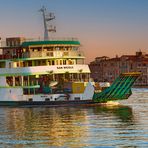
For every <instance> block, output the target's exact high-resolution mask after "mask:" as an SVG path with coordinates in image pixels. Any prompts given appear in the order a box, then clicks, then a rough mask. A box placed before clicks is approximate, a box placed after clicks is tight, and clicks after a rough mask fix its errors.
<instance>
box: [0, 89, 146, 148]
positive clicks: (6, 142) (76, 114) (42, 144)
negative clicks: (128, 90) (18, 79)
mask: <svg viewBox="0 0 148 148" xmlns="http://www.w3.org/2000/svg"><path fill="white" fill-rule="evenodd" d="M120 103H121V105H120V106H91V107H57V108H56V107H52V108H47V107H34V108H31V107H30V108H13V107H11V108H10V107H9V108H8V107H1V108H0V148H7V147H8V148H9V147H10V148H13V147H16V148H46V147H51V148H54V147H63V148H70V147H72V148H79V147H88V148H89V147H93V148H97V147H101V148H106V147H108V148H114V147H116V148H118V147H124V148H125V147H131V148H133V147H134V148H143V147H146V148H147V147H148V89H134V90H133V95H132V96H131V97H130V98H129V99H128V100H124V101H121V102H120Z"/></svg>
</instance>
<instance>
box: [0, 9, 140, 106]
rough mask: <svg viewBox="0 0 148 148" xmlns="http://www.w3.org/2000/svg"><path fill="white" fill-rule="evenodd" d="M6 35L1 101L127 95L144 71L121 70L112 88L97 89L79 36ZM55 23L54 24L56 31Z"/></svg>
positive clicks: (91, 100) (60, 101)
mask: <svg viewBox="0 0 148 148" xmlns="http://www.w3.org/2000/svg"><path fill="white" fill-rule="evenodd" d="M45 10H46V9H45V8H42V9H41V10H40V11H41V12H42V13H43V18H44V27H45V33H44V40H27V39H25V38H20V37H13V38H6V45H5V46H3V44H2V43H1V47H0V49H1V54H0V105H13V106H14V105H19V106H22V105H49V106H56V105H58V106H62V105H80V104H81V105H82V104H83V105H84V104H98V103H104V102H107V101H110V100H118V99H127V98H128V97H129V96H130V95H131V87H132V85H133V83H134V81H135V80H136V79H137V77H138V76H139V75H140V73H125V74H121V75H120V76H119V77H118V78H117V79H116V80H115V82H114V83H113V84H112V85H111V86H108V88H106V89H103V90H101V89H102V88H99V89H97V90H95V88H97V87H95V83H94V82H93V81H92V79H91V78H90V69H89V67H88V65H87V64H85V62H84V61H85V56H84V54H83V52H82V51H81V50H80V49H81V44H80V42H79V41H78V40H77V39H74V38H71V39H49V38H48V33H47V31H49V29H47V24H46V23H47V22H46V21H51V20H52V19H54V16H53V14H50V15H49V18H46V17H45ZM54 30H55V27H53V28H50V31H54Z"/></svg>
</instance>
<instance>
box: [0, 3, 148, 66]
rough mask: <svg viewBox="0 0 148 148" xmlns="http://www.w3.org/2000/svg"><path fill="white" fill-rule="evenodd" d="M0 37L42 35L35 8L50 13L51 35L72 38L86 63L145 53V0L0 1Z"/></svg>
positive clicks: (147, 24)
mask: <svg viewBox="0 0 148 148" xmlns="http://www.w3.org/2000/svg"><path fill="white" fill-rule="evenodd" d="M0 2H1V4H0V19H1V20H0V36H1V37H2V39H3V40H4V39H5V38H6V37H18V36H20V37H26V38H39V37H40V38H42V37H43V31H44V30H43V20H42V15H41V13H40V12H39V11H38V10H39V9H40V8H41V7H42V6H45V7H46V9H47V10H48V11H49V12H54V14H55V16H56V19H55V21H54V23H55V25H56V28H57V32H56V33H55V34H52V35H51V36H52V37H63V38H66V37H76V38H78V39H79V41H80V42H81V45H82V47H81V50H82V51H83V52H84V54H85V56H86V63H89V62H91V61H93V60H94V59H95V57H99V56H108V57H115V56H116V55H118V56H121V55H123V54H135V52H136V51H139V50H140V49H141V50H142V51H146V52H148V41H147V40H148V0H0Z"/></svg>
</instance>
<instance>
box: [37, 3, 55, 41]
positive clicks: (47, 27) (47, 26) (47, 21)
mask: <svg viewBox="0 0 148 148" xmlns="http://www.w3.org/2000/svg"><path fill="white" fill-rule="evenodd" d="M39 11H40V12H42V15H43V21H44V40H49V36H48V32H56V26H53V25H52V24H50V22H51V21H52V20H54V19H55V16H54V13H51V12H50V13H47V12H46V8H45V7H44V6H43V7H42V8H41V9H40V10H39Z"/></svg>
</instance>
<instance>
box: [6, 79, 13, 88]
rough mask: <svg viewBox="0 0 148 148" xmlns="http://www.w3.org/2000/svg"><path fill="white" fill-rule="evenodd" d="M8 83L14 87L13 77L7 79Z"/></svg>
mask: <svg viewBox="0 0 148 148" xmlns="http://www.w3.org/2000/svg"><path fill="white" fill-rule="evenodd" d="M6 82H7V84H8V85H9V86H13V77H6Z"/></svg>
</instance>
